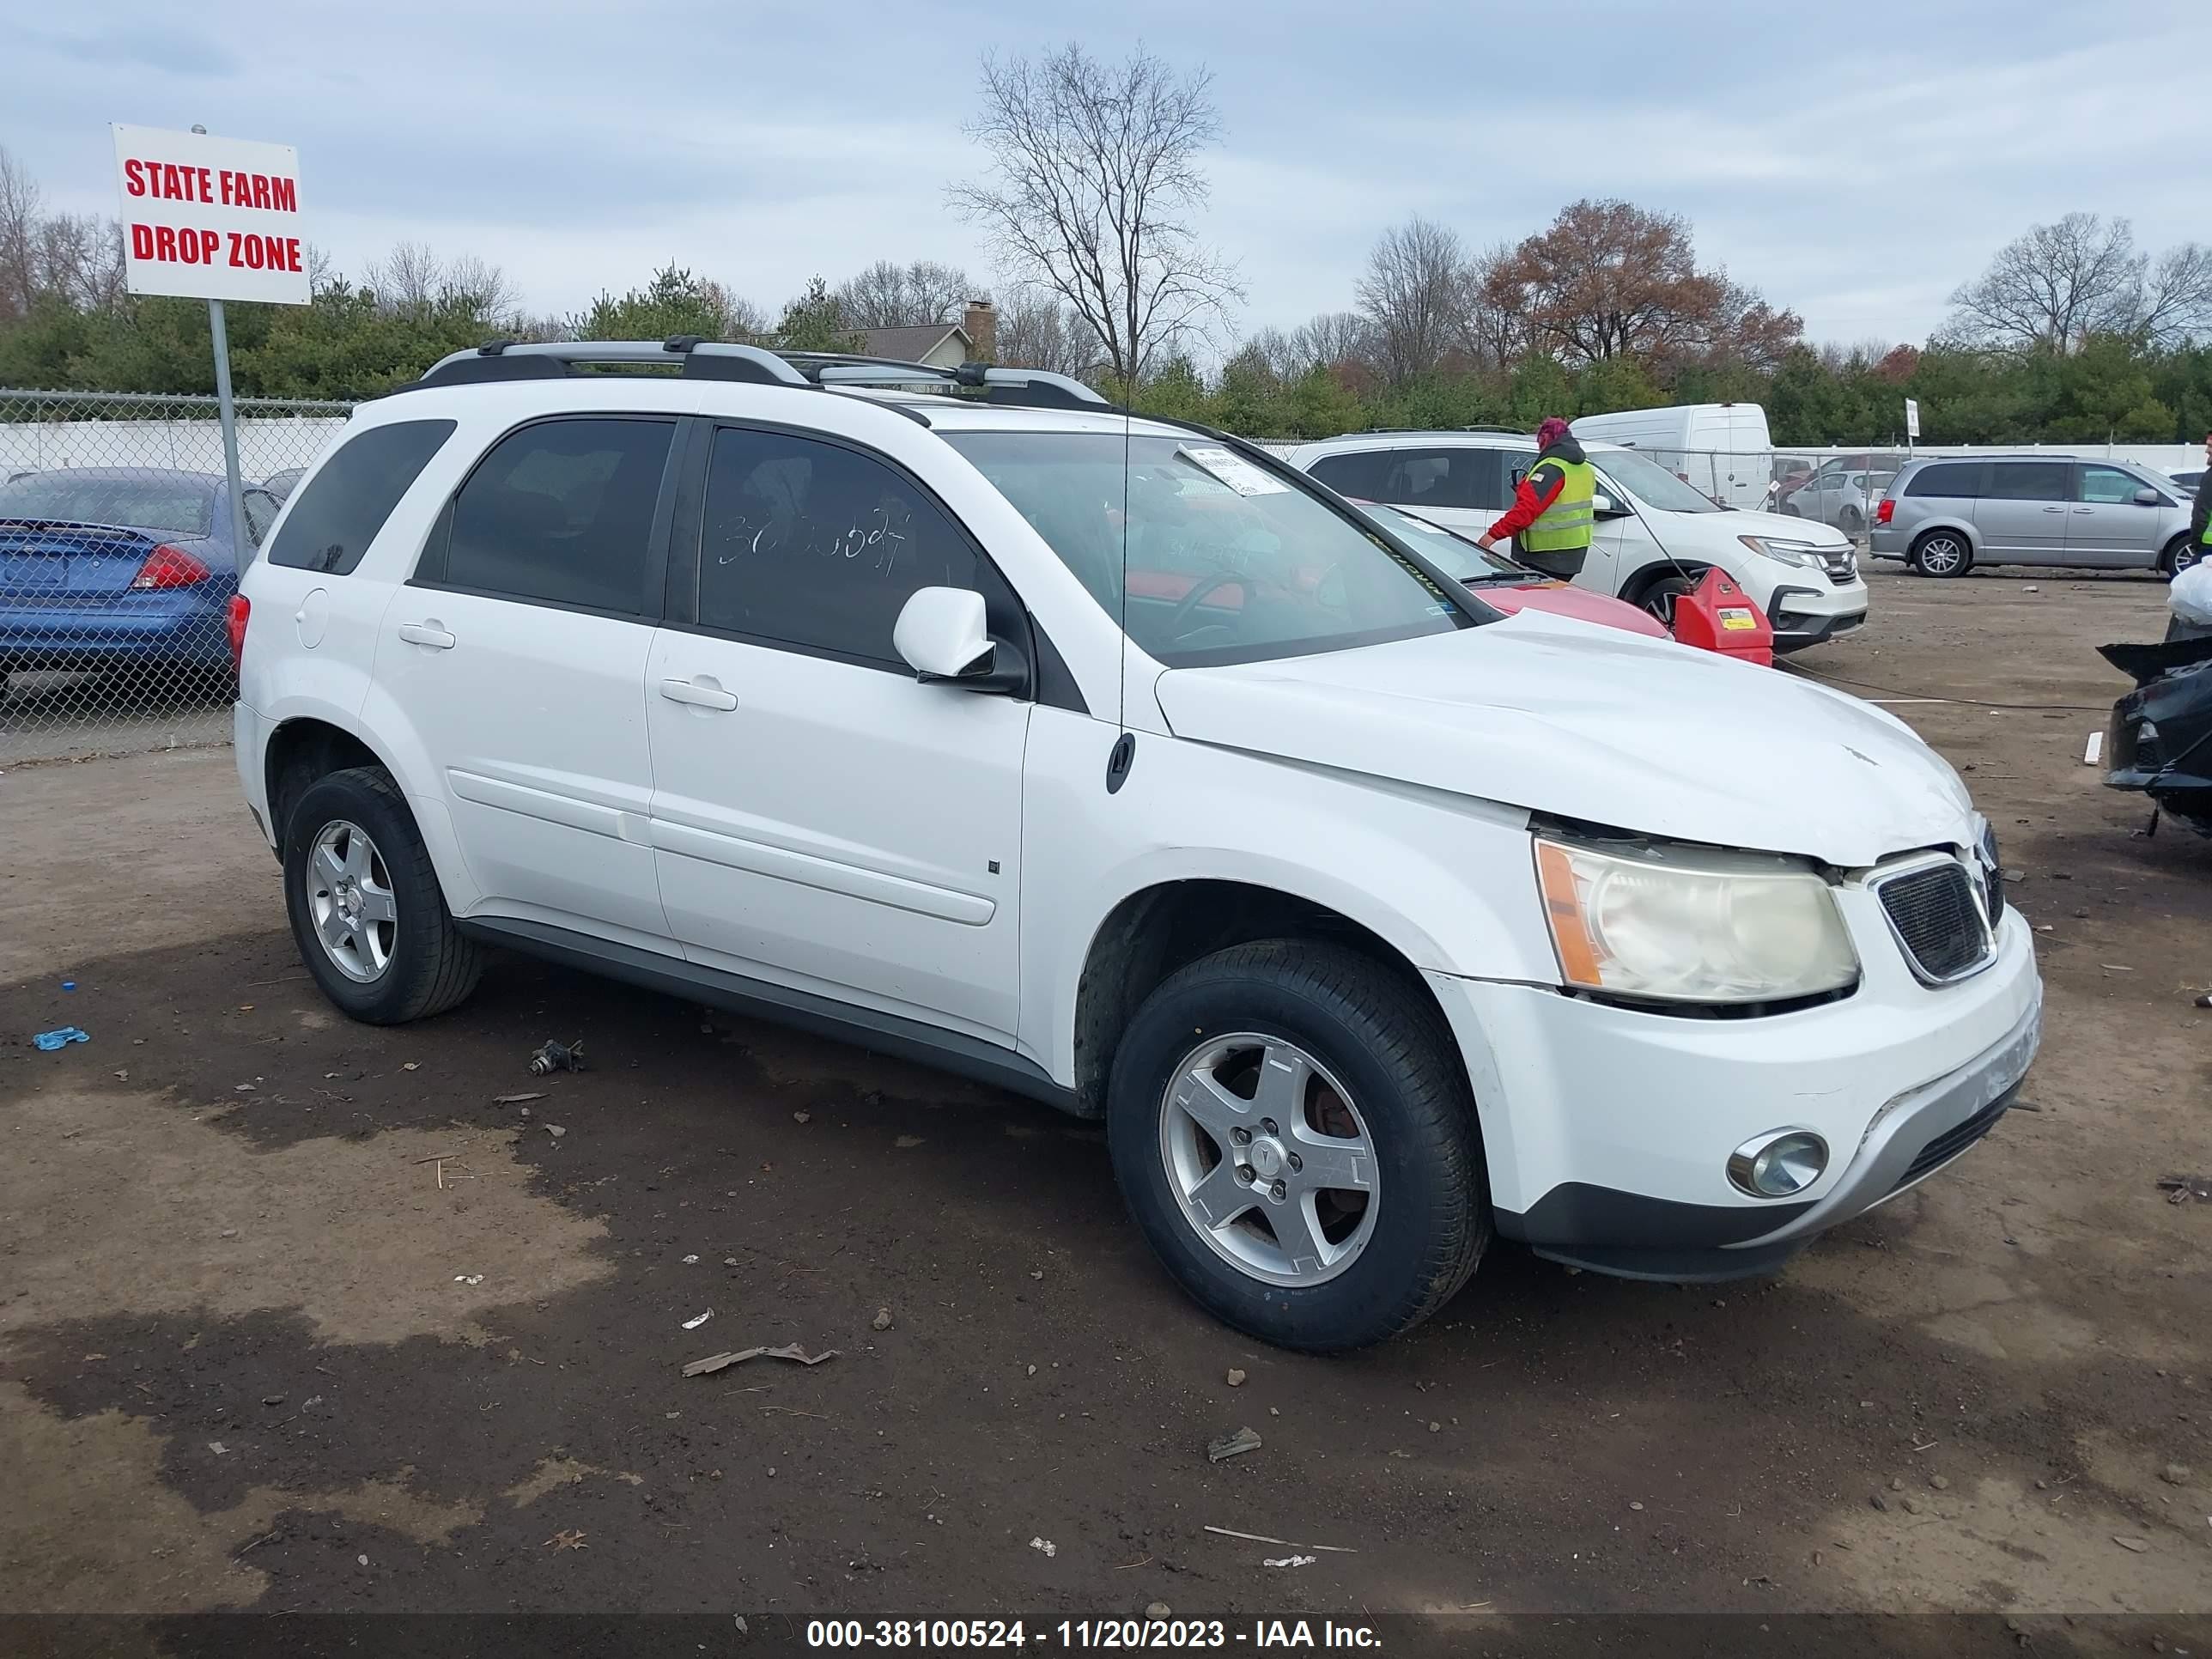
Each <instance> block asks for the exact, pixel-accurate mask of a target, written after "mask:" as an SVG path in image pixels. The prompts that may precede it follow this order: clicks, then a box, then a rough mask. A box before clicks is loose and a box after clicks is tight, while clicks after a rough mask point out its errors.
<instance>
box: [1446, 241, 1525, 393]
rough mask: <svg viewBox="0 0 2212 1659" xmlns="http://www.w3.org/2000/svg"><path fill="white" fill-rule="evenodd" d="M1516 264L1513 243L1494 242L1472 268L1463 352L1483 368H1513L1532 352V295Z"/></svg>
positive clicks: (1464, 315) (1463, 316)
mask: <svg viewBox="0 0 2212 1659" xmlns="http://www.w3.org/2000/svg"><path fill="white" fill-rule="evenodd" d="M1513 261H1514V246H1513V244H1512V243H1510V242H1493V243H1492V244H1491V246H1488V247H1486V248H1485V249H1484V250H1483V251H1482V252H1480V253H1479V254H1477V255H1476V256H1475V257H1474V259H1473V260H1472V261H1470V262H1469V264H1468V270H1467V278H1466V281H1467V292H1466V296H1465V299H1464V301H1463V302H1462V313H1461V331H1462V332H1461V339H1460V349H1462V350H1463V351H1465V352H1466V353H1467V355H1468V357H1469V358H1471V359H1473V361H1474V362H1475V363H1476V364H1477V365H1478V366H1479V367H1480V368H1510V367H1512V365H1513V364H1514V363H1516V362H1518V361H1520V359H1521V356H1522V354H1523V353H1524V352H1526V351H1527V350H1528V345H1529V336H1530V332H1531V331H1530V328H1529V324H1528V309H1527V301H1528V295H1527V292H1526V290H1525V289H1522V286H1521V284H1520V283H1519V282H1517V281H1516V279H1515V276H1514V267H1513Z"/></svg>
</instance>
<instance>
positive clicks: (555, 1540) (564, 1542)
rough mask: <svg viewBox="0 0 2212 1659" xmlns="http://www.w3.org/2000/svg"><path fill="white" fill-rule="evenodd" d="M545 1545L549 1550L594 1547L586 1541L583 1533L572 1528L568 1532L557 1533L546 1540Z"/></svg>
mask: <svg viewBox="0 0 2212 1659" xmlns="http://www.w3.org/2000/svg"><path fill="white" fill-rule="evenodd" d="M545 1547H546V1548H547V1549H549V1550H587V1549H589V1548H591V1546H590V1545H589V1544H586V1542H585V1541H584V1534H582V1533H580V1532H578V1531H576V1530H574V1528H570V1529H569V1530H568V1531H567V1532H556V1533H555V1534H553V1535H552V1536H551V1537H550V1538H549V1539H547V1540H546V1541H545Z"/></svg>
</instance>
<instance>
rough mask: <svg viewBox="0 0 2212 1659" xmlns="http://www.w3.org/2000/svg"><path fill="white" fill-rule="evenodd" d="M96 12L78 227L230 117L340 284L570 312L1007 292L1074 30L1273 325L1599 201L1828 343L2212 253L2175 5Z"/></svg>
mask: <svg viewBox="0 0 2212 1659" xmlns="http://www.w3.org/2000/svg"><path fill="white" fill-rule="evenodd" d="M111 10H112V14H113V15H110V13H111ZM101 15H102V21H101V23H100V26H99V27H96V28H95V27H86V28H84V29H81V30H70V29H68V28H66V27H62V26H57V27H49V28H45V29H41V30H40V31H37V32H35V33H34V32H32V31H29V30H25V29H18V31H17V32H16V33H15V35H13V36H6V35H4V34H0V57H4V58H8V59H9V60H10V62H11V66H19V74H18V76H17V77H16V78H15V80H13V81H12V82H11V84H10V96H9V106H8V109H7V112H6V114H5V115H4V116H0V144H5V145H6V146H8V147H9V149H11V150H12V151H13V152H14V153H15V155H16V157H17V159H18V160H19V161H22V162H23V163H24V164H25V165H26V166H27V167H29V169H30V170H31V172H32V173H33V175H34V176H35V177H37V178H38V179H40V181H41V182H42V184H43V185H45V186H46V191H47V193H48V196H49V198H50V199H51V200H52V201H53V202H54V204H56V205H58V206H62V207H65V208H69V209H70V210H76V211H87V210H89V211H99V212H108V213H112V211H113V210H114V193H113V185H112V178H111V176H110V175H111V171H112V161H111V158H110V155H109V152H108V150H107V146H106V127H105V124H106V122H107V121H108V120H110V119H112V118H127V119H130V120H132V121H135V122H139V123H142V124H145V125H170V126H185V125H191V122H193V121H195V120H199V121H205V122H207V123H208V125H210V126H211V127H213V128H214V129H215V130H216V131H230V132H234V133H235V134H236V135H237V136H239V137H255V138H265V139H275V140H279V141H282V142H286V143H293V144H295V145H297V146H298V148H299V149H300V153H301V168H302V182H303V185H304V187H305V192H306V196H307V203H308V208H309V213H310V216H311V220H312V222H313V229H314V236H315V240H317V241H318V242H319V244H321V245H322V246H325V247H326V248H328V249H329V250H330V251H331V252H332V253H333V254H334V255H335V256H336V258H337V260H338V262H339V264H341V266H342V267H344V268H350V269H356V270H357V269H359V268H360V266H361V265H362V264H365V263H367V262H368V260H369V259H371V258H375V257H376V256H377V255H379V254H380V253H381V252H384V251H385V249H386V248H387V247H388V246H390V245H391V243H392V241H395V240H403V239H404V240H415V241H423V242H428V243H429V244H431V245H432V246H435V247H438V248H440V249H441V250H442V251H446V252H455V253H459V252H474V253H477V254H479V255H481V256H483V258H488V259H491V260H495V261H496V262H498V263H500V264H503V265H504V266H506V267H507V270H508V271H509V272H510V274H511V275H512V276H513V277H514V279H515V280H516V281H517V282H518V283H519V284H520V287H521V289H522V290H523V293H524V295H526V301H527V303H528V304H529V305H530V306H531V307H532V308H533V309H536V310H539V311H556V312H557V311H567V310H572V309H575V308H578V307H580V306H582V305H584V304H585V303H586V302H588V301H589V300H590V298H591V297H592V295H593V294H595V293H596V292H598V291H599V289H603V288H614V289H622V288H627V287H629V286H631V285H633V284H635V283H641V282H643V281H644V280H645V279H646V278H647V276H648V275H649V274H650V272H651V270H653V267H654V266H655V265H657V264H665V263H666V262H668V261H670V260H671V259H672V260H675V261H676V262H678V263H679V264H686V265H689V266H690V267H691V268H693V269H694V270H699V271H701V272H702V273H703V274H706V275H709V276H714V277H716V278H719V279H720V280H721V281H723V282H725V283H729V284H730V285H731V286H732V287H733V288H735V289H738V291H740V292H743V293H745V294H747V295H750V297H752V298H754V299H756V300H757V301H760V302H761V303H763V304H764V305H768V306H771V307H773V306H775V305H776V304H778V303H780V302H781V301H782V300H783V299H784V298H786V297H787V296H788V295H791V294H793V293H794V292H796V291H797V290H798V289H799V287H800V285H801V284H803V283H804V282H805V280H806V278H807V277H809V276H812V275H814V274H816V273H817V272H818V273H820V274H822V275H823V276H828V277H829V278H830V279H831V280H832V281H836V280H837V279H839V278H840V277H842V276H846V275H848V274H849V273H851V272H852V271H854V270H857V269H859V268H860V266H862V265H864V264H867V263H868V262H870V261H871V260H873V259H876V258H896V259H902V260H903V259H908V258H935V259H942V260H945V261H948V262H951V263H954V264H963V265H965V266H967V267H968V268H969V270H973V271H975V273H976V274H977V275H978V276H985V275H987V274H988V273H987V267H988V264H989V258H988V251H987V247H986V246H985V245H984V243H983V240H982V238H981V235H980V234H978V233H977V231H976V230H975V229H974V228H971V227H969V226H968V225H965V224H963V223H962V222H960V221H959V220H958V219H957V218H956V217H954V216H952V215H951V213H950V212H949V211H948V210H947V209H946V207H945V199H944V187H945V185H946V183H947V182H948V181H949V180H951V179H956V178H960V177H963V176H967V175H969V174H970V173H973V172H974V171H975V169H976V168H977V167H979V165H980V157H979V155H978V154H977V153H976V151H975V149H974V147H973V146H971V145H970V144H969V143H968V142H967V140H966V139H965V138H964V137H963V136H962V134H961V131H960V124H961V122H962V120H963V118H965V117H966V116H968V115H969V113H970V112H972V107H973V103H974V98H975V76H976V58H977V54H978V53H979V52H981V51H984V50H994V51H997V52H1001V53H1006V54H1011V53H1017V52H1034V51H1036V50H1037V49H1038V48H1040V47H1043V46H1052V45H1055V44H1058V43H1059V42H1060V41H1061V40H1065V39H1066V38H1067V37H1068V36H1069V35H1070V34H1074V35H1077V36H1079V38H1080V39H1081V40H1083V41H1084V43H1085V45H1086V46H1089V47H1090V48H1091V50H1092V51H1093V52H1096V53H1097V54H1098V55H1100V56H1102V57H1107V58H1113V57H1117V56H1119V55H1120V54H1121V52H1125V51H1127V50H1128V49H1129V48H1130V47H1131V46H1133V45H1135V44H1137V43H1138V41H1139V40H1143V41H1144V42H1145V43H1146V45H1147V46H1149V48H1150V49H1151V50H1153V51H1155V52H1158V53H1159V54H1160V55H1162V56H1164V57H1166V58H1169V59H1170V61H1171V62H1174V63H1176V64H1178V65H1183V66H1195V65H1199V64H1204V65H1207V66H1209V67H1210V68H1211V69H1212V72H1213V75H1214V90H1215V94H1216V95H1217V97H1218V101H1219V104H1220V107H1221V113H1222V119H1223V124H1224V126H1225V132H1226V136H1225V142H1224V143H1223V145H1222V146H1221V147H1220V148H1219V149H1218V150H1217V151H1216V152H1215V153H1214V155H1212V157H1211V158H1210V163H1209V166H1210V172H1211V176H1212V184H1213V192H1212V202H1211V204H1210V205H1209V208H1208V210H1207V211H1206V215H1205V216H1204V219H1203V221H1202V225H1203V228H1204V231H1205V233H1206V235H1207V236H1208V237H1209V238H1211V239H1212V240H1214V241H1215V242H1216V243H1217V244H1218V246H1220V248H1221V250H1222V252H1224V253H1225V254H1226V255H1227V256H1228V257H1229V258H1232V259H1235V260H1236V261H1237V262H1238V264H1239V265H1240V268H1241V270H1242V273H1243V280H1244V283H1245V285H1246V287H1247V288H1248V289H1249V294H1250V301H1249V306H1248V307H1245V309H1244V311H1243V313H1242V314H1241V316H1240V317H1239V319H1237V321H1238V324H1239V325H1240V326H1242V327H1243V328H1244V329H1247V330H1249V329H1251V328H1255V327H1258V326H1261V325H1265V324H1269V323H1273V324H1278V325H1285V326H1288V325H1295V324H1297V323H1298V322H1300V321H1302V320H1304V319H1305V318H1306V317H1307V316H1309V315H1310V314H1312V313H1314V312H1316V311H1322V310H1337V309H1342V308H1345V307H1349V306H1350V305H1351V304H1352V285H1353V283H1354V282H1355V281H1356V280H1357V277H1358V272H1359V270H1360V267H1361V265H1362V264H1363V263H1364V259H1365V257H1366V252H1367V250H1368V248H1369V247H1370V246H1371V244H1372V243H1373V240H1374V239H1375V238H1376V235H1377V234H1380V233H1381V232H1382V231H1383V229H1385V228H1388V227H1389V225H1391V224H1393V223H1396V222H1401V221H1402V220H1403V219H1405V218H1406V217H1407V216H1408V215H1411V214H1413V213H1417V212H1418V213H1421V214H1424V215H1426V216H1430V217H1431V218H1435V219H1437V220H1439V221H1441V222H1444V223H1446V224H1449V225H1450V226H1452V227H1453V228H1455V229H1456V230H1457V231H1458V232H1459V233H1460V234H1461V235H1462V238H1464V239H1465V240H1466V241H1467V242H1468V244H1469V245H1470V246H1475V247H1480V246H1486V245H1487V244H1490V243H1492V242H1494V241H1498V240H1505V239H1513V240H1517V239H1518V238H1520V237H1522V236H1524V235H1526V234H1529V233H1530V232H1531V231H1534V230H1535V229H1537V228H1540V227H1541V226H1542V225H1543V224H1544V223H1545V222H1547V221H1548V220H1549V219H1550V218H1551V217H1552V216H1553V214H1554V213H1555V212H1557V210H1559V207H1560V206H1562V205H1563V204H1565V203H1566V202H1568V201H1570V200H1572V199H1574V198H1575V197H1579V196H1584V195H1591V196H1617V197H1626V198H1627V199H1629V200H1632V201H1635V202H1637V203H1638V204H1642V205H1644V206H1648V207H1652V208H1656V209H1661V210H1666V211H1669V212H1677V213H1680V214H1682V215H1684V216H1686V218H1688V219H1689V220H1690V221H1691V222H1692V226H1693V228H1694V230H1695V233H1696V235H1697V239H1698V245H1699V251H1700V253H1701V255H1703V256H1704V257H1705V258H1707V259H1709V260H1711V261H1714V262H1717V263H1721V264H1726V265H1727V266H1728V268H1729V271H1730V273H1731V274H1732V275H1733V276H1735V277H1736V278H1737V280H1739V281H1741V282H1744V283H1749V284H1750V285H1752V286H1753V287H1755V288H1757V289H1760V290H1761V291H1762V292H1763V293H1765V295H1767V296H1768V297H1769V298H1770V299H1771V300H1772V301H1775V302H1777V303H1778V304H1782V305H1787V306H1790V307H1793V308H1795V309H1796V310H1797V311H1799V312H1800V313H1802V315H1803V316H1804V317H1805V319H1806V321H1807V325H1808V331H1810V332H1811V333H1812V334H1813V335H1814V337H1816V338H1830V337H1832V338H1842V339H1853V338H1857V337H1862V336H1864V335H1867V334H1879V335H1882V336H1886V337H1893V338H1919V337H1924V336H1925V334H1926V333H1927V332H1928V331H1929V329H1930V328H1932V327H1933V326H1935V325H1936V324H1937V323H1938V322H1940V320H1941V319H1942V314H1943V311H1944V308H1945V296H1946V295H1948V293H1949V292H1950V290H1951V289H1953V288H1954V287H1955V286H1956V285H1957V284H1958V283H1960V282H1961V281H1963V280H1965V279H1966V278H1968V277H1970V276H1972V275H1973V274H1974V273H1975V271H1977V270H1978V269H1979V268H1980V267H1981V265H1982V264H1984V263H1985V262H1986V260H1987V259H1988V258H1989V257H1990V254H1991V253H1992V252H1994V251H1995V249H1996V247H1997V246H2000V245H2001V244H2002V243H2003V242H2004V241H2006V240H2009V239H2010V238H2011V237H2012V236H2014V235H2016V234H2018V233H2019V232H2020V231H2021V230H2022V229H2024V228H2026V227H2027V225H2029V224H2030V223H2033V222H2037V221H2039V220H2049V219H2052V218H2055V217H2057V216H2059V215H2061V214H2063V213H2065V212H2067V211H2069V210H2073V209H2075V208H2083V209H2087V210H2092V211H2098V212H2103V213H2106V214H2108V215H2111V214H2119V215H2124V216H2130V217H2132V218H2133V219H2134V220H2135V222H2136V230H2137V234H2138V236H2139V238H2140V239H2141V240H2142V242H2143V243H2144V244H2145V245H2146V246H2151V247H2157V246H2164V245H2166V244H2168V243H2171V242H2173V241H2177V240H2183V239H2186V238H2191V237H2199V236H2203V235H2204V234H2205V229H2204V226H2203V215H2202V212H2201V207H2202V204H2203V201H2204V200H2205V199H2206V191H2205V189H2204V187H2203V184H2202V182H2201V173H2202V167H2203V161H2202V158H2203V155H2205V154H2206V153H2207V151H2208V149H2212V105H2208V103H2207V100H2203V99H2201V98H2193V97H2191V96H2190V95H2189V94H2188V93H2187V92H2186V90H2185V81H2184V82H2175V81H2174V80H2172V77H2171V76H2169V75H2167V74H2166V73H2164V72H2163V66H2175V70H2176V72H2181V67H2180V66H2187V65H2194V64H2199V63H2202V62H2204V61H2206V60H2207V58H2208V54H2212V21H2207V20H2206V18H2205V16H2204V15H2203V12H2202V9H2201V8H2200V7H2199V6H2197V5H2196V4H2193V3H2184V0H2146V3H2142V4H2139V5H2136V6H2132V7H2130V9H2128V11H2127V13H2126V15H2125V18H2124V21H2125V25H2126V27H2124V28H2118V29H2116V28H2115V27H2113V23H2114V21H2115V14H2114V13H2112V11H2111V9H2109V7H2107V6H2103V5H2098V4H2094V3H2088V0H2045V3H2044V4H2042V5H2039V6H2037V7H2034V8H2027V9H2023V8H2021V7H2019V6H2017V5H2016V4H2001V3H1999V0H1959V3H1952V4H1946V5H1942V6H1929V5H1928V4H1926V3H1925V0H1918V3H1904V0H1861V3H1859V4H1858V5H1857V6H1855V7H1854V8H1852V9H1850V11H1849V12H1848V13H1845V12H1838V10H1836V9H1833V8H1826V7H1817V6H1802V7H1796V8H1759V9H1751V8H1748V7H1738V6H1733V5H1713V6H1707V7H1704V8H1698V9H1684V8H1680V7H1675V8H1666V9H1661V8H1655V7H1651V6H1649V5H1646V4H1642V3H1636V0H1612V3H1597V4H1593V5H1586V6H1577V7H1575V8H1571V9H1567V10H1564V11H1559V12H1557V13H1556V15H1539V14H1532V13H1530V12H1529V11H1528V9H1526V7H1525V6H1523V5H1519V4H1514V5H1505V4H1498V3H1482V0H1478V3H1473V4H1469V3H1466V0H1401V3H1393V4H1391V5H1389V6H1370V7H1368V8H1366V9H1361V10H1358V11H1355V12H1352V13H1347V12H1346V10H1345V9H1343V7H1342V6H1341V5H1340V4H1339V3H1334V0H1331V3H1327V4H1324V3H1322V0H1276V3H1274V4H1273V5H1271V6H1270V7H1269V8H1268V9H1267V11H1265V12H1264V13H1260V12H1255V11H1254V10H1253V9H1249V8H1244V7H1216V8H1211V9H1195V10H1194V9H1191V8H1190V7H1189V6H1188V4H1187V3H1175V4H1170V3H1169V0H1124V3H1123V4H1122V5H1121V6H1120V7H1117V8H1116V9H1115V10H1113V11H1112V12H1110V13H1102V12H1097V11H1093V10H1085V11H1083V12H1079V13H1078V12H1062V11H1060V10H1058V9H1044V8H1036V7H1034V6H1023V5H1017V4H1016V3H1014V0H961V3H957V4H940V5H934V6H915V5H912V4H910V3H909V4H896V3H892V0H848V3H847V4H846V5H843V6H841V7H839V8H837V9H835V10H834V11H831V10H825V9H820V8H812V9H797V8H792V9H759V8H747V9H735V8H728V7H717V6H709V5H706V4H702V3H692V0H635V3H633V4H630V5H628V6H624V7H621V8H617V7H613V6H594V5H590V4H586V3H580V0H567V3H563V0H543V3H532V4H530V5H524V4H522V3H520V0H481V3H477V4H471V5H466V6H456V5H453V4H451V3H450V0H441V3H436V4H434V3H431V0H388V3H386V4H384V5H380V6H379V7H377V8H375V9H374V10H373V11H369V12H362V11H360V10H358V9H352V10H331V9H325V8H313V7H298V6H288V7H283V8H278V7H275V6H271V5H270V4H267V3H265V0H204V3H203V5H202V6H201V7H199V8H198V9H196V10H195V11H194V12H193V13H191V16H192V17H193V18H194V19H195V20H196V21H194V22H193V23H192V24H191V26H189V27H187V26H185V25H184V24H181V23H179V22H178V21H176V20H177V18H178V16H179V14H177V13H175V12H174V11H173V9H171V8H168V7H166V6H159V5H155V4H153V3H151V0H111V5H110V6H104V7H103V8H102V9H101ZM248 43H250V44H248Z"/></svg>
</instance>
